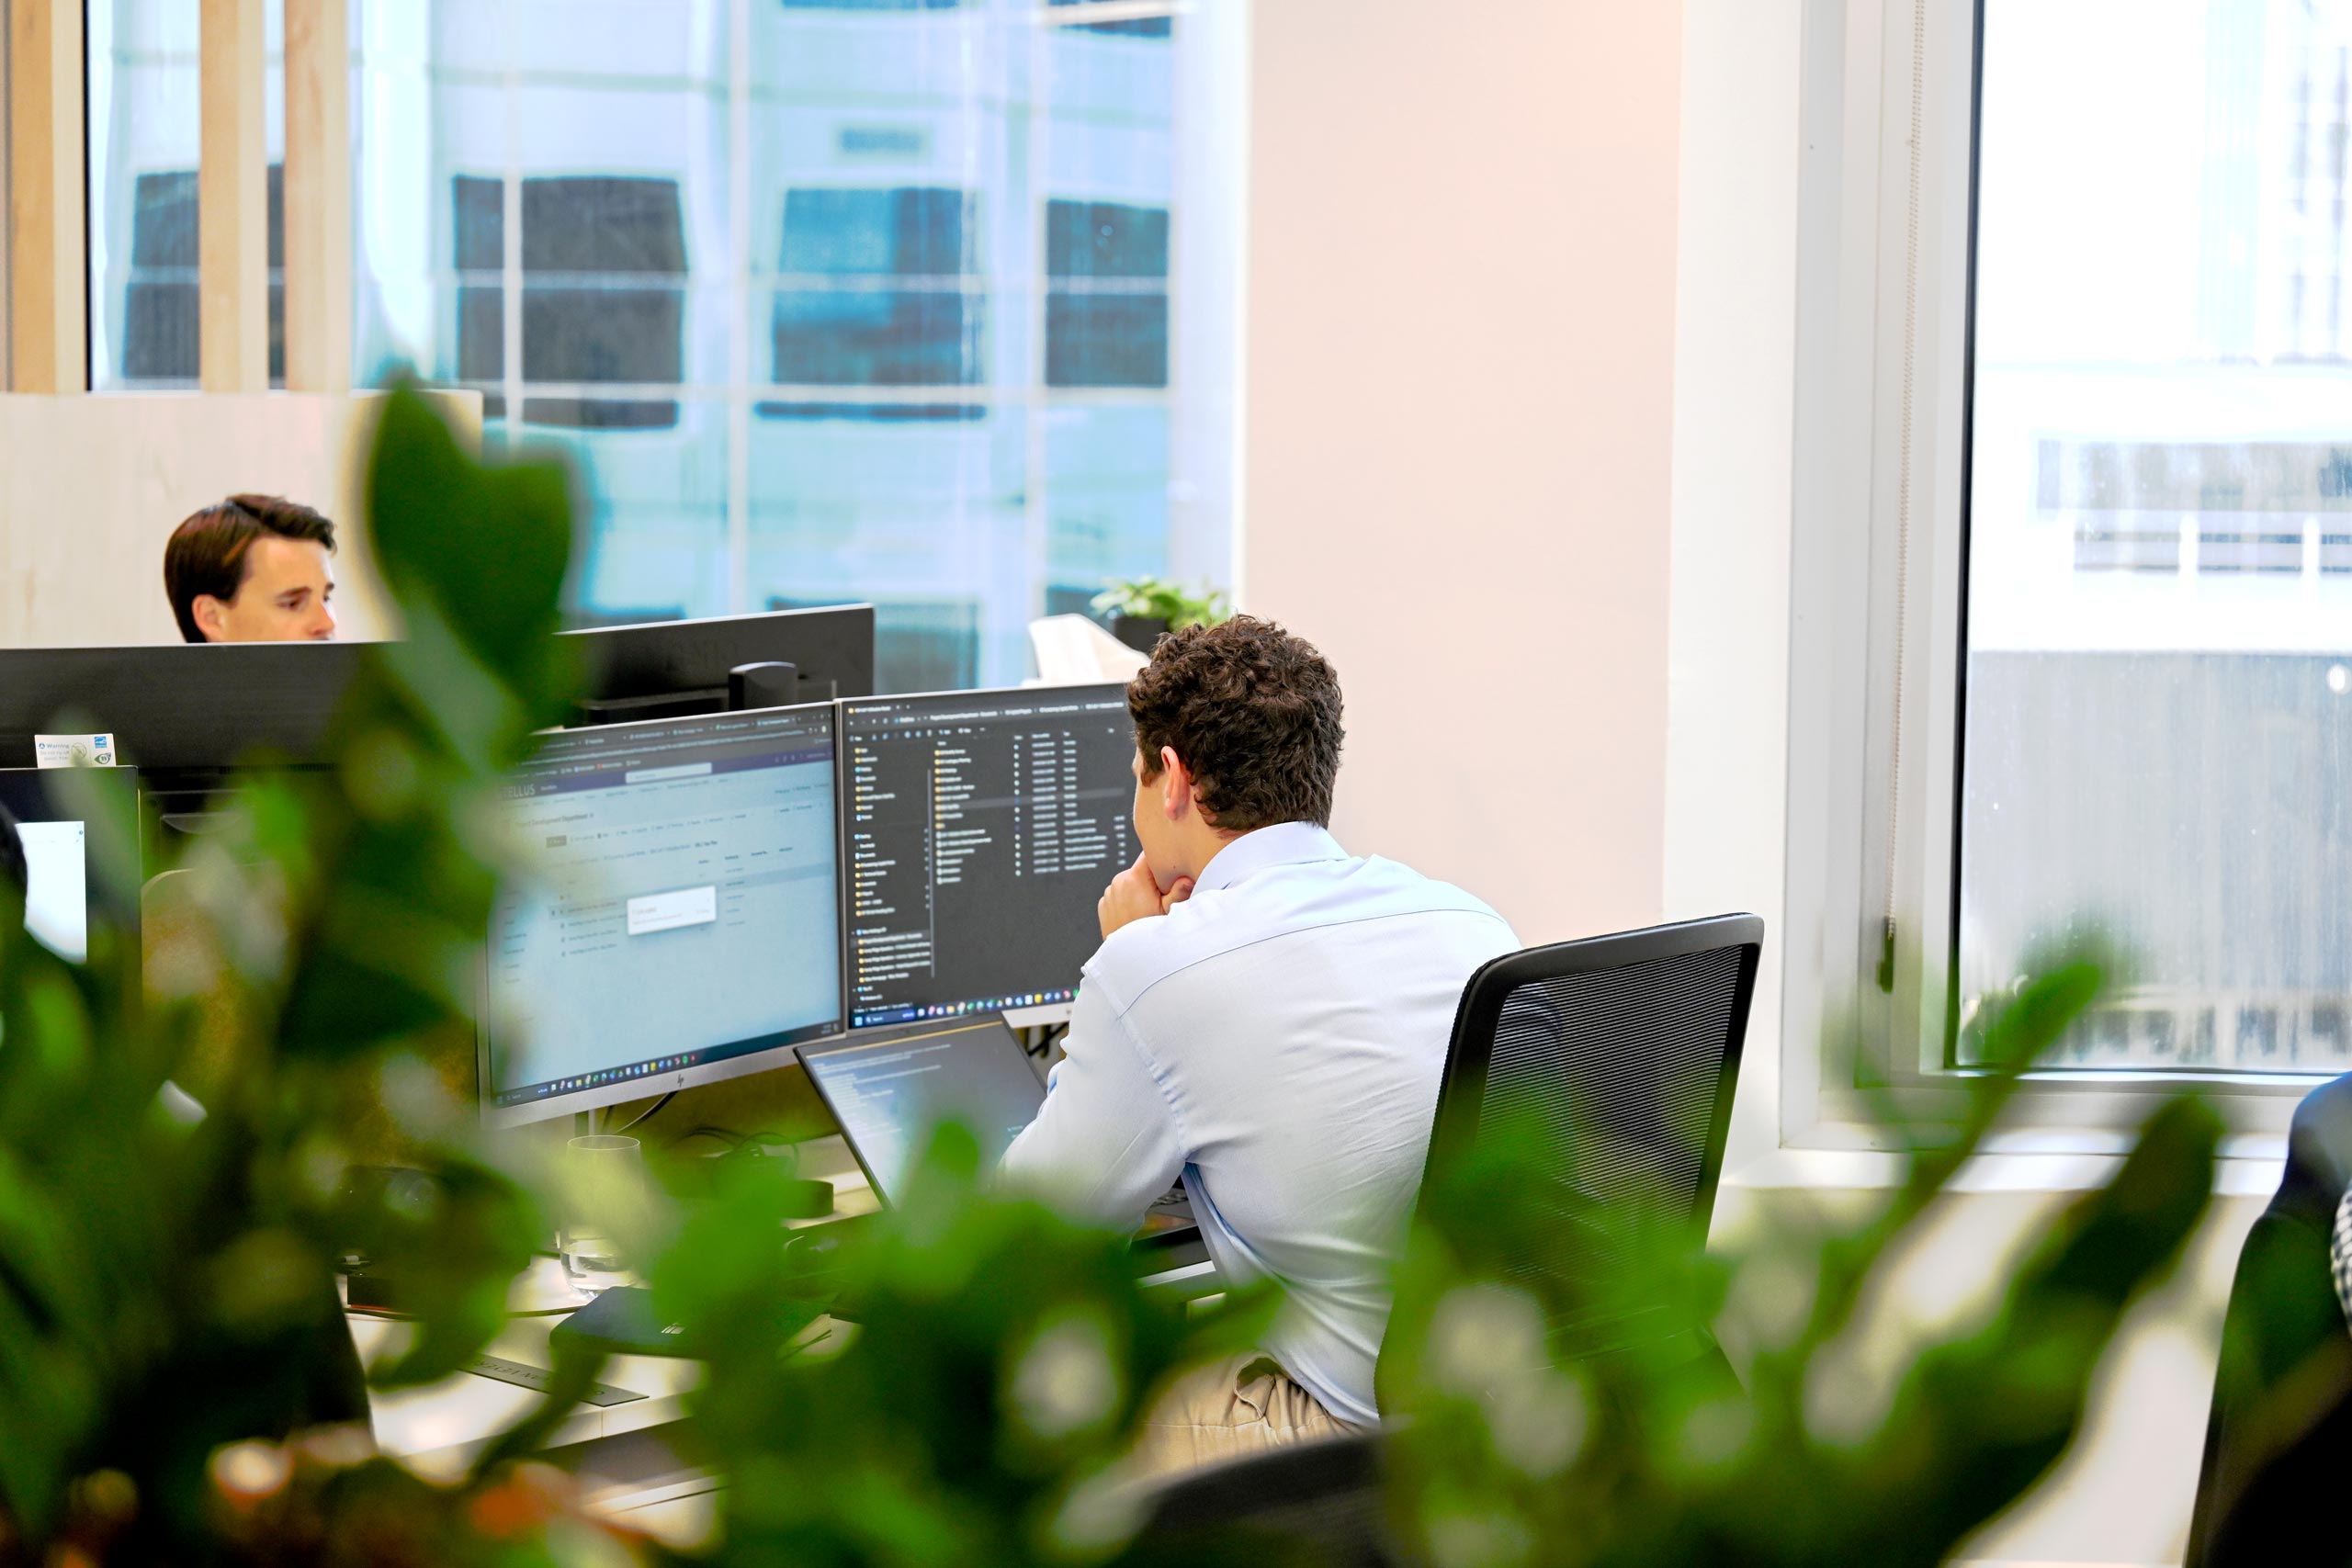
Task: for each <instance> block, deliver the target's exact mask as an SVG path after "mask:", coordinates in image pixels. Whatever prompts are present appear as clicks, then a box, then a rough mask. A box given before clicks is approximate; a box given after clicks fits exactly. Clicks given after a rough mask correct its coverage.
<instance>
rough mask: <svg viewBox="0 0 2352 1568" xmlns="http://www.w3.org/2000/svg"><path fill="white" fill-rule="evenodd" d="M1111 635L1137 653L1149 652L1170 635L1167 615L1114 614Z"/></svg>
mask: <svg viewBox="0 0 2352 1568" xmlns="http://www.w3.org/2000/svg"><path fill="white" fill-rule="evenodd" d="M1111 635H1112V636H1113V637H1117V638H1118V639H1119V640H1120V641H1121V642H1123V643H1125V644H1126V645H1127V646H1128V647H1129V648H1132V649H1135V650H1136V652H1137V653H1149V652H1150V651H1151V650H1152V649H1154V648H1155V647H1157V646H1158V645H1159V639H1160V638H1161V637H1166V636H1167V635H1168V617H1167V616H1165V615H1114V616H1112V617H1111Z"/></svg>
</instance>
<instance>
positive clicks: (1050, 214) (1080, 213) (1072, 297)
mask: <svg viewBox="0 0 2352 1568" xmlns="http://www.w3.org/2000/svg"><path fill="white" fill-rule="evenodd" d="M1046 267H1047V278H1048V292H1047V293H1046V383H1047V384H1048V385H1050V386H1056V387H1165V386H1166V385H1168V213H1167V211H1166V209H1156V208H1148V207H1129V206H1126V205H1124V204H1122V203H1119V202H1111V201H1091V202H1086V201H1056V202H1050V203H1048V204H1047V205H1046Z"/></svg>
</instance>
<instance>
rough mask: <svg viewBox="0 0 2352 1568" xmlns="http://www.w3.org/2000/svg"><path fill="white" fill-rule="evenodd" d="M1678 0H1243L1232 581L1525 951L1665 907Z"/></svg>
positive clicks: (1373, 768) (1365, 825) (1394, 833)
mask: <svg viewBox="0 0 2352 1568" xmlns="http://www.w3.org/2000/svg"><path fill="white" fill-rule="evenodd" d="M1682 10H1683V7H1682V6H1681V4H1679V0H1653V3H1645V4H1631V5H1629V4H1626V3H1624V0H1491V3H1490V4H1487V5H1484V6H1479V7H1478V8H1477V10H1476V17H1475V19H1472V18H1469V17H1465V16H1464V15H1463V14H1461V13H1460V12H1458V11H1457V10H1455V9H1452V8H1448V7H1445V6H1435V5H1397V6H1366V5H1363V4H1361V3H1360V0H1267V3H1265V4H1262V5H1259V6H1253V7H1251V8H1250V18H1251V19H1250V71H1251V83H1250V148H1249V193H1250V195H1249V202H1250V211H1249V224H1248V254H1249V297H1248V302H1247V308H1246V309H1247V323H1248V324H1247V327H1246V339H1247V355H1246V365H1247V371H1246V374H1247V378H1248V391H1247V397H1246V399H1245V402H1244V406H1245V408H1246V409H1247V428H1246V440H1245V451H1246V456H1245V459H1244V468H1245V480H1244V485H1245V493H1246V498H1247V500H1246V506H1245V510H1244V513H1243V517H1244V525H1243V540H1242V566H1243V570H1242V573H1241V590H1242V599H1243V603H1244V605H1245V607H1247V608H1249V609H1251V610H1253V611H1256V612H1258V613H1261V614H1265V615H1272V616H1274V617H1276V618H1277V619H1280V620H1283V621H1284V622H1286V623H1288V624H1289V625H1291V626H1293V627H1294V629H1295V630H1296V631H1298V632H1299V633H1301V634H1302V635H1304V636H1306V637H1308V638H1310V639H1312V640H1313V641H1315V642H1317V644H1319V645H1320V646H1321V647H1322V648H1323V649H1324V650H1325V651H1326V652H1327V653H1329V655H1330V657H1331V660H1332V662H1333V663H1334V664H1336V665H1337V666H1338V668H1339V671H1340V681H1341V682H1342V683H1343V684H1344V686H1345V688H1346V693H1347V727H1348V739H1347V751H1346V761H1345V763H1344V765H1343V766H1342V767H1341V769H1340V784H1339V802H1338V807H1339V820H1338V822H1337V824H1336V828H1337V830H1338V832H1339V835H1340V840H1341V841H1342V842H1344V843H1345V844H1346V845H1347V846H1348V847H1349V848H1350V849H1351V851H1353V852H1356V853H1359V854H1385V855H1391V856H1394V857H1395V858H1397V859H1399V860H1402V861H1406V862H1408V863H1411V864H1413V865H1414V866H1416V867H1417V868H1419V870H1421V871H1424V872H1426V873H1428V874H1431V875H1434V876H1442V877H1445V878H1447V879H1448V880H1451V881H1454V882H1458V883H1460V884H1462V885H1463V886H1465V887H1467V888H1468V889H1470V890H1471V891H1472V892H1474V893H1476V894H1478V895H1479V896H1480V897H1485V898H1486V899H1487V901H1488V902H1490V903H1492V904H1493V905H1494V906H1495V907H1496V908H1498V909H1500V910H1501V911H1502V913H1503V914H1504V915H1505V916H1506V917H1507V918H1509V919H1510V921H1511V922H1512V924H1513V925H1514V926H1515V927H1516V929H1517V930H1518V931H1519V934H1520V936H1521V938H1522V939H1523V940H1525V941H1527V942H1549V941H1556V940H1559V939H1562V938H1566V937H1572V936H1580V935H1587V934H1590V933H1592V932H1596V931H1607V930H1611V929H1615V928H1623V927H1627V926H1636V925H1641V924H1644V923H1645V922H1647V921H1650V920H1654V919H1657V918H1658V915H1659V912H1660V910H1661V908H1663V885H1664V868H1665V848H1664V843H1665V808H1664V801H1665V795H1666V755H1667V751H1666V708H1667V703H1666V696H1667V647H1668V644H1667V589H1668V557H1669V547H1670V536H1671V530H1670V522H1671V515H1672V488H1673V470H1672V462H1671V449H1672V436H1673V429H1674V406H1673V390H1674V387H1673V368H1674V328H1675V260H1676V233H1677V226H1676V225H1677V217H1676V192H1677V188H1678V185H1679V173H1680V170H1679V148H1680V134H1679V122H1680V117H1681V105H1682V82H1681V75H1682Z"/></svg>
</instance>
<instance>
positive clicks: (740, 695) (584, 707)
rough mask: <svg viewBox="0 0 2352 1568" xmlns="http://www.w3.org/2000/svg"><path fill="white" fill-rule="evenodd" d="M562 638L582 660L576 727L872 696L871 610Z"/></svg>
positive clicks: (723, 618) (834, 609) (843, 607)
mask: <svg viewBox="0 0 2352 1568" xmlns="http://www.w3.org/2000/svg"><path fill="white" fill-rule="evenodd" d="M564 635H565V636H566V637H577V638H578V639H579V640H580V642H581V644H582V647H583V649H585V651H586V656H587V666H588V669H587V683H586V686H585V692H586V695H584V696H582V698H581V699H580V703H579V708H580V722H582V723H583V724H616V723H627V722H629V721H631V720H635V719H645V718H675V717H679V716H684V715H689V714H698V713H718V712H723V711H726V710H729V709H734V710H737V711H741V710H743V709H747V708H759V707H781V706H786V705H791V704H794V703H819V702H831V701H832V700H833V699H834V698H836V697H863V696H866V695H868V694H871V693H872V692H873V690H874V606H873V605H871V604H831V605H827V606H825V607H823V608H821V609H814V610H776V611H771V612H769V613H768V614H766V615H718V616H713V617H710V618H707V619H704V620H698V621H650V622H647V623H645V624H644V625H642V626H594V627H589V628H586V629H583V630H580V631H572V632H566V633H565V634H564ZM780 666H781V667H786V668H779V667H780ZM747 688H748V689H747Z"/></svg>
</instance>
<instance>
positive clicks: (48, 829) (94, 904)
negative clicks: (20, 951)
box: [0, 768, 139, 964]
mask: <svg viewBox="0 0 2352 1568" xmlns="http://www.w3.org/2000/svg"><path fill="white" fill-rule="evenodd" d="M138 787H139V784H138V775H137V773H134V772H133V771H132V770H131V769H129V768H85V769H77V770H75V771H74V773H73V774H72V775H71V776H70V778H69V775H68V774H67V773H66V771H65V770H63V769H61V768H7V769H0V807H6V808H7V812H8V815H9V816H10V817H13V818H16V823H17V844H18V848H19V849H20V850H21V851H22V852H23V855H24V863H25V870H26V882H25V929H26V930H28V931H31V932H32V934H33V937H34V939H35V940H36V941H38V942H40V944H41V945H42V946H43V947H46V948H48V949H49V950H50V951H51V953H56V954H57V955H58V956H59V957H61V958H63V959H66V960H69V961H70V962H72V963H75V964H79V963H81V962H83V961H84V960H85V959H86V958H87V957H88V956H89V952H90V926H91V922H92V919H93V917H94V916H96V915H98V914H104V915H105V916H107V918H109V919H112V920H113V921H114V923H115V924H116V926H117V927H118V929H119V930H120V931H122V932H123V934H124V936H125V937H126V938H127V939H128V940H130V941H131V942H137V940H138V933H139V924H138V921H139V890H138V888H137V887H136V886H120V887H118V886H110V885H108V884H107V882H106V880H105V879H104V878H103V877H102V876H100V875H99V874H98V868H97V867H96V865H94V864H93V863H92V857H91V854H90V832H91V824H90V821H89V818H88V804H89V803H88V802H86V801H85V800H84V799H83V798H81V797H79V795H78V794H77V792H79V791H85V790H86V791H92V792H96V794H97V796H98V798H97V800H96V804H97V805H98V806H99V807H100V808H101V809H117V808H119V809H121V810H123V811H124V812H125V813H126V814H127V815H128V814H130V813H132V812H135V809H136V805H137V799H138ZM129 819H130V820H134V821H135V820H136V819H137V818H136V817H135V816H130V817H129ZM15 860H16V857H15V856H13V855H10V854H9V853H8V852H7V849H6V846H5V845H0V866H6V867H8V868H10V869H9V870H0V875H6V874H11V871H12V870H13V867H14V864H15Z"/></svg>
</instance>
